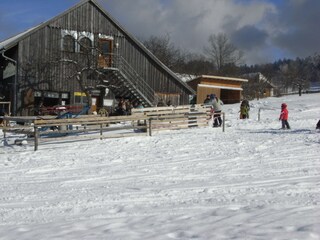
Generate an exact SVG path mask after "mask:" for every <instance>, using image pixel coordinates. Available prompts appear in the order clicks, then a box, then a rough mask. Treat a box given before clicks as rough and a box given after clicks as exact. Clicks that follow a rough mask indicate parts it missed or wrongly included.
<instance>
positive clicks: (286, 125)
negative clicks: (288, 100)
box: [279, 103, 290, 129]
mask: <svg viewBox="0 0 320 240" xmlns="http://www.w3.org/2000/svg"><path fill="white" fill-rule="evenodd" d="M288 116H289V112H288V109H287V104H285V103H282V104H281V113H280V117H279V121H280V120H281V123H282V128H281V129H286V128H287V129H290V125H289V123H288Z"/></svg>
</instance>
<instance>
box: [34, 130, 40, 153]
mask: <svg viewBox="0 0 320 240" xmlns="http://www.w3.org/2000/svg"><path fill="white" fill-rule="evenodd" d="M38 144H39V131H38V127H37V126H36V125H35V126H34V151H37V150H38Z"/></svg>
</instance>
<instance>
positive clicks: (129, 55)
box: [0, 0, 194, 115]
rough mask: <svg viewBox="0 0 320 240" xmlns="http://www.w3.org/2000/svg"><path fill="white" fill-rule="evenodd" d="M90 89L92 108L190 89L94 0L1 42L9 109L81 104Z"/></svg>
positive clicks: (174, 96)
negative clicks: (42, 104)
mask: <svg viewBox="0 0 320 240" xmlns="http://www.w3.org/2000/svg"><path fill="white" fill-rule="evenodd" d="M132 4H134V3H132ZM75 63H77V64H78V65H76V64H75ZM84 70H85V71H84ZM79 73H81V75H80V74H79ZM79 79H80V80H81V83H80V82H79ZM89 91H90V95H91V98H92V103H91V104H92V109H93V110H95V109H98V108H99V107H103V106H105V105H107V106H110V105H113V104H114V103H115V102H116V100H117V99H119V98H120V97H121V98H124V99H129V100H130V101H131V102H132V103H139V104H142V105H144V106H155V105H157V103H158V102H159V100H160V99H162V100H167V101H168V100H170V101H171V103H172V104H174V105H183V104H188V102H189V96H190V95H193V94H194V91H193V90H192V88H191V87H189V86H188V85H187V84H186V83H185V82H183V81H182V80H181V79H180V78H179V77H177V76H176V74H175V73H173V72H172V71H171V70H170V69H169V68H168V67H167V66H165V65H164V64H163V63H162V62H161V61H159V60H158V59H157V58H156V57H155V56H154V55H153V54H152V53H151V52H150V51H149V50H148V49H146V47H145V46H144V45H143V44H142V43H141V42H140V41H139V40H137V39H136V38H135V37H134V36H133V35H132V34H130V33H129V32H128V31H127V30H125V29H124V28H123V27H122V26H121V25H120V24H119V23H118V22H117V21H116V20H115V19H114V18H113V17H112V16H111V15H110V14H109V13H107V12H106V11H105V10H104V9H103V8H102V7H101V6H100V5H99V4H98V3H97V2H96V1H94V0H83V1H81V2H80V3H78V4H77V5H75V6H74V7H72V8H70V9H68V10H66V11H65V12H63V13H61V14H60V15H58V16H56V17H54V18H52V19H50V20H48V21H47V22H44V23H41V24H40V25H38V26H35V27H33V28H31V29H28V30H27V31H25V32H23V33H20V34H18V35H16V36H13V37H11V38H9V39H7V40H4V41H2V42H0V95H1V96H2V95H3V96H4V99H3V101H10V102H11V103H12V108H13V109H12V110H13V111H12V112H13V114H14V115H16V114H19V115H20V114H21V115H26V114H27V111H26V109H28V108H29V107H30V106H34V105H37V104H39V102H40V101H44V102H45V104H46V105H47V106H48V105H59V104H62V105H64V104H66V105H67V104H86V103H85V101H86V99H90V98H88V92H89Z"/></svg>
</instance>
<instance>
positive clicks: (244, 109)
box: [240, 99, 250, 119]
mask: <svg viewBox="0 0 320 240" xmlns="http://www.w3.org/2000/svg"><path fill="white" fill-rule="evenodd" d="M249 111H250V106H249V101H248V100H246V99H244V100H243V101H242V102H241V105H240V119H246V118H249Z"/></svg>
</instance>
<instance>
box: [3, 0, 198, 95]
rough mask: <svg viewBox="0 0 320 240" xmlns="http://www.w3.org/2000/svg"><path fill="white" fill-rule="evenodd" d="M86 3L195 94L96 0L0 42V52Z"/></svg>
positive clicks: (79, 4)
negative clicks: (94, 7)
mask: <svg viewBox="0 0 320 240" xmlns="http://www.w3.org/2000/svg"><path fill="white" fill-rule="evenodd" d="M86 3H92V4H94V5H95V6H96V7H97V8H98V9H99V10H100V11H101V12H102V13H103V14H104V15H105V17H106V18H108V19H109V20H110V21H111V22H113V23H114V24H115V25H116V26H117V27H118V28H119V29H120V30H121V31H122V32H123V34H124V35H126V36H127V37H128V38H130V39H131V40H132V41H133V42H134V43H135V44H136V45H137V46H138V47H140V48H141V49H143V50H144V52H145V53H146V54H147V55H148V56H149V57H150V59H152V60H153V61H154V62H155V63H157V64H158V65H159V66H160V67H161V68H163V69H164V70H165V71H166V72H167V73H168V74H169V75H170V76H171V77H173V78H174V79H175V80H176V81H177V82H178V83H179V84H180V85H182V86H183V87H184V88H185V89H186V90H187V91H188V92H189V93H190V94H195V91H194V90H193V89H192V88H191V87H190V86H188V85H187V84H186V83H185V82H184V81H182V80H181V79H180V78H179V77H178V76H177V75H176V74H175V73H174V72H173V71H172V70H171V69H169V68H168V67H167V66H166V65H164V64H163V63H162V62H161V61H160V60H159V59H158V58H157V57H155V56H154V55H153V54H152V53H151V52H150V51H149V50H148V49H147V48H146V47H145V46H144V45H143V44H142V43H141V42H140V41H138V40H137V39H136V38H135V37H134V36H133V35H132V34H130V33H129V32H128V31H126V30H125V29H124V28H123V27H122V26H121V25H120V23H119V22H118V21H117V20H115V19H114V18H113V17H112V16H111V15H110V14H109V13H107V12H106V11H105V10H104V9H103V8H102V7H101V6H100V5H99V4H98V3H97V2H96V1H95V0H82V1H81V2H79V3H78V4H76V5H75V6H73V7H71V8H69V9H68V10H66V11H64V12H62V13H61V14H59V15H57V16H56V17H54V18H51V19H50V20H48V21H46V22H43V23H41V24H39V25H37V26H35V27H32V28H30V29H27V30H26V31H24V32H22V33H19V34H17V35H15V36H13V37H11V38H8V39H6V40H4V41H2V42H0V52H1V51H5V50H8V49H10V48H12V47H14V46H16V45H17V44H18V43H19V41H21V40H22V39H24V38H26V37H28V36H29V35H31V34H32V33H34V32H36V31H37V30H39V29H41V28H43V27H45V26H47V25H49V24H50V23H52V22H54V21H55V20H56V19H58V18H60V17H62V16H63V15H65V14H67V13H69V12H71V11H72V10H74V9H75V8H77V7H79V6H81V5H83V4H86Z"/></svg>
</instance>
